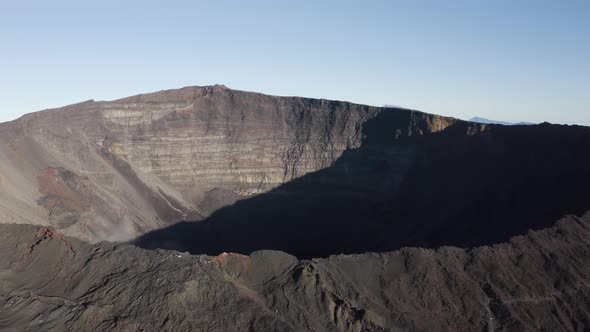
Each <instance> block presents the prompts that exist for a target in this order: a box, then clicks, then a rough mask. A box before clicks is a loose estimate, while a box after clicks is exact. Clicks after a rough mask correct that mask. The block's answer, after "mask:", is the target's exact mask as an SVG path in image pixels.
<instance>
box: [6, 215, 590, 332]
mask: <svg viewBox="0 0 590 332" xmlns="http://www.w3.org/2000/svg"><path fill="white" fill-rule="evenodd" d="M0 252H1V255H0V329H2V330H17V331H161V330H166V331H205V330H206V331H228V330H232V331H246V330H257V331H268V330H277V331H304V330H315V331H342V330H349V331H402V330H409V331H496V330H498V331H501V330H507V331H584V330H588V329H589V328H590V310H589V308H590V288H589V286H590V280H589V278H588V276H589V275H590V216H588V215H586V216H585V217H583V218H578V217H575V216H568V217H566V218H563V219H562V220H560V221H559V222H558V223H557V224H556V225H555V226H554V227H552V228H548V229H545V230H542V231H531V232H529V233H528V234H527V235H525V236H518V237H515V238H513V239H512V240H511V241H510V242H509V243H505V244H498V245H494V246H482V247H479V248H474V249H471V250H463V249H460V248H455V247H443V248H439V249H437V250H432V249H421V248H404V249H401V250H398V251H395V252H390V253H384V254H377V253H371V254H369V253H368V254H360V255H339V256H331V257H329V258H326V259H312V260H297V259H296V258H294V257H293V256H290V255H288V254H285V253H281V252H275V251H260V252H255V253H253V254H252V255H249V256H245V255H241V254H231V253H230V254H227V253H224V254H221V255H219V256H216V257H211V256H192V255H189V254H185V253H180V252H175V251H164V250H157V251H149V250H143V249H140V248H137V247H134V246H131V245H115V244H111V243H100V244H94V245H91V244H87V243H84V242H82V241H80V240H77V239H74V238H70V237H64V236H62V235H60V234H58V233H56V232H55V231H54V230H52V229H49V228H45V227H39V226H31V225H0Z"/></svg>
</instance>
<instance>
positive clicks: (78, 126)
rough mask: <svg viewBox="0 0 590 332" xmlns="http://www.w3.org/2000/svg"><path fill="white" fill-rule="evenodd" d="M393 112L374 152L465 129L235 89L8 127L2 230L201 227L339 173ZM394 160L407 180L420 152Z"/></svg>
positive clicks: (2, 156) (94, 232) (419, 117)
mask: <svg viewBox="0 0 590 332" xmlns="http://www.w3.org/2000/svg"><path fill="white" fill-rule="evenodd" d="M383 112H397V114H399V115H400V116H401V117H399V118H398V119H397V120H396V121H397V123H392V124H391V127H390V128H389V130H387V131H386V132H384V133H382V135H383V137H377V138H375V137H372V138H370V139H371V140H374V139H377V140H380V141H383V142H387V141H391V140H395V139H400V138H403V137H405V136H416V135H423V134H429V133H434V132H438V131H441V130H443V129H445V128H447V127H448V126H450V125H451V124H453V123H455V122H456V121H457V120H455V119H450V118H444V117H440V116H435V115H428V114H424V113H420V112H415V111H409V110H397V109H381V108H374V107H369V106H363V105H355V104H350V103H346V102H337V101H327V100H315V99H305V98H291V97H272V96H266V95H262V94H257V93H249V92H242V91H235V90H230V89H227V88H225V87H223V86H211V87H202V88H199V87H189V88H184V89H180V90H170V91H162V92H157V93H152V94H145V95H139V96H135V97H130V98H125V99H120V100H116V101H112V102H94V101H88V102H84V103H80V104H76V105H72V106H68V107H64V108H61V109H54V110H49V111H43V112H38V113H34V114H29V115H27V116H24V117H23V118H21V119H19V120H17V121H13V122H10V123H3V124H0V189H1V190H0V222H4V223H6V222H19V223H34V224H43V225H52V226H54V227H56V228H57V229H60V230H61V231H63V232H64V233H66V234H69V235H73V236H77V237H80V238H83V239H87V240H91V241H100V240H115V241H117V240H127V239H130V238H133V237H135V236H137V235H140V234H143V233H145V232H147V231H150V230H154V229H158V228H161V227H164V226H167V225H170V224H172V223H174V222H177V221H180V220H200V219H203V218H205V217H207V216H209V215H210V214H211V213H212V212H214V211H215V210H217V209H219V208H221V207H223V206H227V205H229V204H231V203H233V202H235V201H236V200H238V199H241V198H244V197H249V196H252V195H254V194H259V193H265V192H268V191H269V190H271V189H273V188H276V187H277V186H279V185H281V184H283V183H286V182H289V181H291V180H293V179H295V178H299V177H301V176H303V175H305V174H308V173H310V172H314V171H318V170H321V169H324V168H327V167H329V166H331V165H333V164H334V162H335V161H336V160H338V158H340V157H341V156H342V154H343V153H344V152H345V151H347V150H350V149H355V148H358V147H359V146H361V145H362V144H364V143H367V142H366V140H367V137H366V136H364V134H363V130H364V129H365V124H366V123H367V122H368V121H370V120H371V119H373V118H375V117H376V116H378V115H379V114H382V113H383ZM481 128H484V126H481V125H473V130H476V131H479V130H481ZM383 142H381V143H383ZM369 143H375V142H369ZM386 152H387V153H390V154H391V153H393V154H395V153H397V154H398V155H399V158H398V160H399V167H398V168H397V169H396V170H394V173H396V174H397V177H399V178H402V177H403V174H404V173H405V172H406V170H407V167H408V165H410V164H411V160H412V158H413V154H412V151H409V150H407V149H406V150H403V151H402V150H400V151H395V149H389V150H387V151H386ZM380 153H384V151H377V152H376V154H380Z"/></svg>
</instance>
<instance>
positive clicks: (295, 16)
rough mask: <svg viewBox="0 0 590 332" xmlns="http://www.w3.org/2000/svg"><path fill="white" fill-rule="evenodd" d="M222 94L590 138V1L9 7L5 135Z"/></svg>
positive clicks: (4, 48)
mask: <svg viewBox="0 0 590 332" xmlns="http://www.w3.org/2000/svg"><path fill="white" fill-rule="evenodd" d="M215 83H220V84H225V85H227V86H228V87H230V88H235V89H241V90H250V91H258V92H264V93H267V94H275V95H299V96H307V97H321V98H327V99H338V100H348V101H353V102H358V103H364V104H371V105H378V106H381V105H383V104H394V105H399V106H404V107H408V108H415V109H419V110H423V111H426V112H431V113H438V114H444V115H450V116H455V117H459V118H470V117H472V116H476V115H477V116H482V117H487V118H492V119H498V120H506V121H533V122H540V121H545V120H546V121H550V122H554V123H579V124H586V125H590V1H544V0H535V1H524V0H523V1H515V0H506V1H504V0H488V1H442V0H441V1H409V0H408V1H393V0H390V1H371V0H365V1H345V0H339V1H319V0H313V1H312V0H309V1H281V0H273V1H219V0H215V1H213V0H210V1H158V2H156V1H122V0H119V1H92V2H91V1H71V2H64V1H26V0H23V1H2V3H1V4H0V121H6V120H10V119H13V118H16V117H18V116H20V115H21V114H24V113H28V112H32V111H37V110H41V109H46V108H51V107H58V106H64V105H67V104H71V103H75V102H79V101H83V100H87V99H95V100H110V99H115V98H120V97H125V96H129V95H134V94H138V93H142V92H151V91H157V90H162V89H171V88H179V87H183V86H187V85H209V84H215Z"/></svg>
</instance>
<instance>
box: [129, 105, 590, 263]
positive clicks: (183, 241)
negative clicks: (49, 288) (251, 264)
mask: <svg viewBox="0 0 590 332" xmlns="http://www.w3.org/2000/svg"><path fill="white" fill-rule="evenodd" d="M411 116H412V113H411V112H410V111H402V110H393V109H391V110H388V111H383V112H381V113H380V114H379V115H378V116H376V117H375V118H373V119H372V120H370V121H368V122H367V123H366V124H365V125H364V128H363V135H364V140H363V142H364V143H363V145H362V146H361V147H359V148H358V149H351V150H348V151H346V152H345V153H344V154H343V155H342V156H341V157H340V158H339V159H338V160H337V162H336V163H335V164H334V165H332V166H331V167H329V168H327V169H324V170H321V171H318V172H315V173H311V174H308V175H306V176H303V177H301V178H299V179H296V180H294V181H291V182H289V183H286V184H284V185H281V186H280V187H278V188H276V189H274V190H272V191H270V192H268V193H265V194H261V195H258V196H255V197H252V198H249V199H244V200H242V201H238V202H237V203H235V204H233V205H231V206H227V207H224V208H221V209H219V210H218V211H216V212H215V213H213V214H212V215H211V216H210V217H209V218H208V219H206V220H204V221H200V222H181V223H178V224H175V225H173V226H170V227H168V228H165V229H161V230H156V231H153V232H151V233H148V234H146V235H144V236H142V237H140V238H138V239H136V240H135V244H137V245H138V246H140V247H143V248H148V249H155V248H164V249H173V250H178V251H189V252H191V253H193V254H209V255H216V254H219V253H221V252H237V253H243V254H249V253H251V252H252V251H256V250H261V249H274V250H282V251H285V252H288V253H290V254H293V255H295V256H297V257H299V258H311V257H325V256H328V255H331V254H340V253H349V254H350V253H364V252H383V251H391V250H395V249H398V248H400V247H404V246H420V247H438V246H444V245H452V246H459V247H471V246H478V245H484V244H493V243H498V242H504V241H506V240H508V239H509V238H510V237H512V236H515V235H519V234H523V233H525V232H526V231H527V230H529V229H540V228H544V227H547V226H550V225H552V224H553V223H554V222H555V221H556V220H557V219H559V218H560V217H561V216H563V215H565V214H578V215H579V214H582V213H583V212H585V211H586V210H588V209H589V208H590V171H589V169H588V165H590V154H589V153H588V151H587V150H588V147H590V128H587V127H575V126H574V127H567V126H557V125H549V124H542V125H537V126H509V127H508V126H507V127H504V126H488V127H487V128H486V130H482V131H477V132H476V133H475V132H474V131H475V130H474V129H475V128H477V126H479V125H474V124H470V123H466V122H457V123H455V124H454V125H452V126H450V127H448V128H447V129H446V130H444V131H442V132H439V133H435V134H428V135H423V136H413V135H409V134H410V133H409V132H408V124H409V123H410V121H413V120H412V119H411ZM424 125H425V124H424ZM418 127H419V126H418ZM396 133H397V134H396ZM394 136H398V138H397V139H394V138H393V137H394Z"/></svg>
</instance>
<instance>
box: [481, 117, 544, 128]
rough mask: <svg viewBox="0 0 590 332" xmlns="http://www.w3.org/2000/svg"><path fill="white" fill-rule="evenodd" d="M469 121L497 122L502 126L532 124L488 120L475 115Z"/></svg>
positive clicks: (530, 123) (527, 124)
mask: <svg viewBox="0 0 590 332" xmlns="http://www.w3.org/2000/svg"><path fill="white" fill-rule="evenodd" d="M469 121H470V122H477V123H485V124H499V125H504V126H530V125H534V123H532V122H516V123H515V122H506V121H497V120H490V119H486V118H480V117H478V116H475V117H473V118H471V119H469Z"/></svg>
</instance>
